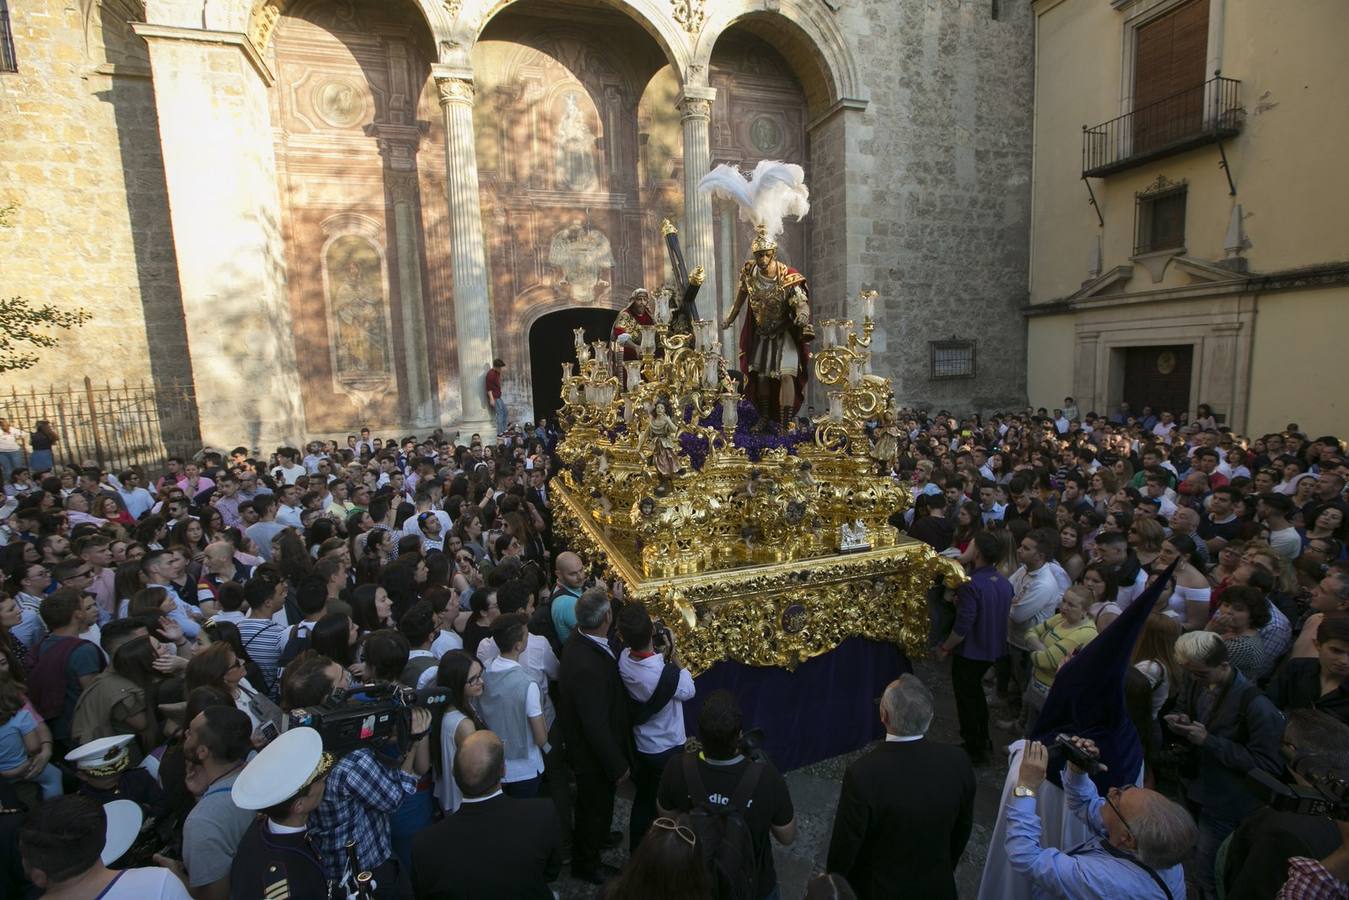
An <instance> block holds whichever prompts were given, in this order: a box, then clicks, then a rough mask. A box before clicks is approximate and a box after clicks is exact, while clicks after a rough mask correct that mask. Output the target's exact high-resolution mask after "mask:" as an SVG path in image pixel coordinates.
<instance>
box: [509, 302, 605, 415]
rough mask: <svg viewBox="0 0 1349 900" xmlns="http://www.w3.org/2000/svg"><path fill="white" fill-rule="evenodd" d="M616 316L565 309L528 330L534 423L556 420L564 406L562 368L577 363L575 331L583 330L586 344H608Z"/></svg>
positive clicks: (599, 311) (598, 311) (582, 308)
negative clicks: (567, 363) (570, 363)
mask: <svg viewBox="0 0 1349 900" xmlns="http://www.w3.org/2000/svg"><path fill="white" fill-rule="evenodd" d="M617 316H618V311H617V310H613V309H597V308H595V307H579V308H575V309H564V310H560V311H558V312H555V313H549V314H548V315H546V316H541V317H540V318H539V319H538V321H536V322H535V323H534V325H533V326H532V327H531V328H530V329H529V368H530V371H531V373H532V375H533V385H532V386H533V389H534V421H535V422H537V421H538V420H539V419H545V418H546V419H549V420H551V419H553V418H554V416H555V415H556V414H557V409H558V407H559V406H561V405H562V364H563V363H564V362H575V361H576V350H575V338H574V337H573V329H575V328H584V329H585V335H586V341H587V342H590V341H607V340H609V336H610V335H611V334H612V333H613V327H614V319H615V318H616V317H617Z"/></svg>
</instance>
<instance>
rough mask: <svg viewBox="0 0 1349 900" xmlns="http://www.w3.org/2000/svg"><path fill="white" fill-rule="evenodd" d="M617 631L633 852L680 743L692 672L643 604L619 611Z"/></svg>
mask: <svg viewBox="0 0 1349 900" xmlns="http://www.w3.org/2000/svg"><path fill="white" fill-rule="evenodd" d="M618 634H619V636H620V637H621V638H622V639H623V643H624V645H625V646H624V649H623V652H622V653H620V654H619V656H618V674H619V676H620V677H621V678H622V679H623V687H625V688H626V689H627V691H628V696H629V697H631V698H632V703H631V709H632V733H633V737H634V738H635V739H636V744H637V748H636V752H635V753H634V755H633V761H632V782H633V787H634V788H635V793H634V796H633V799H632V816H631V818H630V819H629V821H628V849H629V851H630V852H633V853H635V852H636V851H637V845H638V844H640V843H641V842H642V836H643V835H645V834H646V830H647V829H648V828H650V827H651V822H652V821H653V820H654V819H655V818H656V789H657V788H658V787H660V776H661V773H662V772H664V771H665V764H666V763H667V762H668V761H669V759H670V757H671V756H674V755H675V754H676V753H678V752H679V751H681V750H683V749H684V743H685V741H686V740H687V738H686V736H685V734H684V701H685V700H692V699H693V695H694V687H693V675H692V674H690V673H689V670H688V669H685V668H684V667H683V666H681V665H680V664H679V660H678V658H677V657H676V656H675V647H674V636H673V635H671V634H670V629H668V628H666V627H665V626H664V625H661V624H659V623H657V622H653V621H652V620H651V615H650V614H649V613H648V612H647V610H646V607H645V606H644V605H642V604H641V603H629V604H627V605H626V606H624V607H623V609H622V610H620V611H619V613H618Z"/></svg>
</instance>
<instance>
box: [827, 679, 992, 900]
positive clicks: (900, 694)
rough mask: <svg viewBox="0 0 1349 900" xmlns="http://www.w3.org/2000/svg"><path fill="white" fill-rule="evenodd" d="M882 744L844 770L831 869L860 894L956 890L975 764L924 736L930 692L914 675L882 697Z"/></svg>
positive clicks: (938, 896)
mask: <svg viewBox="0 0 1349 900" xmlns="http://www.w3.org/2000/svg"><path fill="white" fill-rule="evenodd" d="M881 723H882V724H883V725H884V726H885V742H884V743H882V744H878V745H876V746H875V747H873V748H872V749H871V750H870V751H868V752H867V753H866V754H865V755H864V756H862V757H861V758H860V759H858V760H857V761H856V762H854V763H853V764H852V765H850V766H848V771H847V772H846V773H845V774H844V776H843V791H842V793H841V795H840V796H839V801H838V814H837V815H836V816H835V818H834V834H833V837H832V839H831V840H830V842H829V864H828V870H829V871H830V872H837V873H838V874H840V875H842V876H844V877H845V878H847V879H848V883H849V884H851V885H852V887H853V890H854V891H856V892H857V896H858V897H859V898H861V900H868V898H882V897H884V898H891V897H899V896H906V897H924V898H931V900H944V898H951V900H954V898H955V896H956V882H955V874H954V873H955V868H956V863H957V862H958V861H959V860H960V854H961V853H963V852H964V851H965V844H966V842H967V841H968V840H969V837H970V826H971V825H972V824H973V821H974V769H973V767H972V766H971V765H970V760H969V757H968V756H966V755H965V752H964V751H963V750H961V749H960V748H959V747H951V746H947V745H945V744H937V743H933V742H932V741H929V740H928V739H927V738H926V737H924V735H925V734H926V733H927V729H928V726H929V725H930V724H931V723H932V692H931V691H929V690H928V689H927V687H926V686H925V685H924V684H923V683H922V682H921V681H919V680H918V679H917V678H915V677H914V676H912V675H902V676H900V678H899V680H897V681H892V682H891V683H890V685H889V686H888V687H887V688H886V689H885V695H884V696H883V697H881Z"/></svg>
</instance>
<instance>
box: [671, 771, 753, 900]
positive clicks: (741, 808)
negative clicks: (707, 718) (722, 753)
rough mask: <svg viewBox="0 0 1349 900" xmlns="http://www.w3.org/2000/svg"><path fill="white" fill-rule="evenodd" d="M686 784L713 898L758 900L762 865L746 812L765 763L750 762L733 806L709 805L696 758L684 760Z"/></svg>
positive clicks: (692, 823) (733, 796)
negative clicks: (759, 861) (756, 852)
mask: <svg viewBox="0 0 1349 900" xmlns="http://www.w3.org/2000/svg"><path fill="white" fill-rule="evenodd" d="M683 766H684V784H685V786H686V787H687V788H688V792H689V799H690V800H691V801H692V803H693V807H692V809H690V810H689V814H688V815H689V823H688V825H689V828H691V829H693V833H694V834H696V835H697V836H698V841H699V843H701V844H702V847H703V865H704V866H706V868H707V878H708V884H709V885H711V887H712V892H711V894H710V896H711V897H713V898H715V900H756V898H757V897H758V895H759V890H758V888H759V864H758V858H757V856H756V855H755V853H754V836H753V835H752V834H750V830H749V823H748V822H747V821H745V808H746V806H747V805H748V804H749V801H750V798H752V797H753V796H754V788H755V787H756V786H757V785H758V783H759V775H760V774H762V772H763V763H757V762H750V763H749V764H748V765H747V766H746V767H745V771H744V773H743V774H742V775H741V776H740V782H739V783H738V784H737V785H736V786H735V791H733V792H732V794H731V802H730V803H729V804H728V805H726V806H718V805H715V804H712V803H709V802H708V799H707V789H706V788H705V787H704V786H703V779H702V776H701V775H700V774H699V772H698V761H697V757H696V756H695V755H694V754H692V753H685V754H684V757H683Z"/></svg>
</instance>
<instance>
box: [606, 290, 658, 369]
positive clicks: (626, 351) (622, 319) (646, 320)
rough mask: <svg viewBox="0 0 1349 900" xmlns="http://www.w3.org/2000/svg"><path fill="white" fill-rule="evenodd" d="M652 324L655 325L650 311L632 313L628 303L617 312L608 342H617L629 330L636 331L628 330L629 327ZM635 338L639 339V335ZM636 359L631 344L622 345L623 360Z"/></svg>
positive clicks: (634, 350)
mask: <svg viewBox="0 0 1349 900" xmlns="http://www.w3.org/2000/svg"><path fill="white" fill-rule="evenodd" d="M654 324H656V320H655V319H654V318H652V317H651V312H650V310H648V311H646V312H642V313H634V312H633V311H632V304H631V303H629V304H628V305H627V306H625V307H623V309H621V310H620V311H619V313H618V318H616V319H614V328H613V333H612V334H610V335H609V340H611V341H616V340H618V336H619V335H620V334H628V333H629V331H630V330H634V331H635V330H636V329H635V328H633V329H629V328H628V326H629V325H654ZM637 336H638V337H641V335H637ZM637 357H638V353H637V349H636V348H635V347H634V346H633V345H632V344H631V343H627V344H624V345H623V359H624V360H629V359H637Z"/></svg>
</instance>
